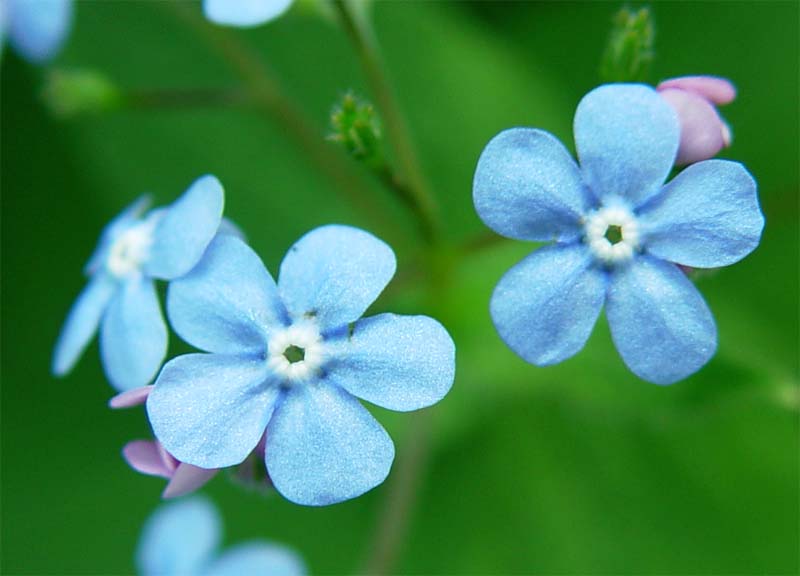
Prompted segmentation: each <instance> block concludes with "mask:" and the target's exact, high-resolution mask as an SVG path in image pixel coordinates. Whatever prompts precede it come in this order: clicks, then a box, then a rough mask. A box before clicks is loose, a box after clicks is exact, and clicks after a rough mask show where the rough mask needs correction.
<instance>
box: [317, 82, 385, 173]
mask: <svg viewBox="0 0 800 576" xmlns="http://www.w3.org/2000/svg"><path fill="white" fill-rule="evenodd" d="M328 138H329V139H330V140H332V141H334V142H338V143H339V144H341V145H342V147H343V148H344V149H345V150H346V151H347V153H348V154H350V155H351V156H352V157H353V158H355V159H356V160H358V161H360V162H364V163H365V164H366V165H367V166H369V167H370V168H372V169H381V168H383V165H384V162H385V159H384V153H383V140H382V136H381V126H380V122H379V120H378V115H377V113H376V112H375V108H374V107H373V106H372V104H370V103H369V102H367V101H365V100H362V99H360V98H358V97H356V96H355V94H353V93H352V92H347V93H346V94H344V95H343V96H342V98H341V99H340V100H339V102H338V103H337V104H336V105H335V106H334V108H333V111H332V112H331V134H330V135H329V136H328Z"/></svg>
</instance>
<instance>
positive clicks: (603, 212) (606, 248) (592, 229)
mask: <svg viewBox="0 0 800 576" xmlns="http://www.w3.org/2000/svg"><path fill="white" fill-rule="evenodd" d="M584 230H585V231H586V243H587V244H589V248H590V249H591V251H592V253H593V254H594V255H595V257H596V258H598V259H599V260H602V261H603V262H605V263H607V264H613V263H615V262H625V261H627V260H630V259H631V258H632V257H633V253H634V251H635V250H636V249H637V248H638V247H639V223H638V222H637V221H636V217H635V216H634V215H633V214H632V213H631V212H630V211H629V210H628V209H627V208H623V207H621V206H609V207H608V208H601V209H600V210H597V211H596V212H593V213H592V214H590V215H589V216H588V217H587V218H586V224H585V225H584Z"/></svg>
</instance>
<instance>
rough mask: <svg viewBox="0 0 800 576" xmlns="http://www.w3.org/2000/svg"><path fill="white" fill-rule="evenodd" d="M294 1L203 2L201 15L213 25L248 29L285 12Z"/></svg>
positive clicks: (207, 0)
mask: <svg viewBox="0 0 800 576" xmlns="http://www.w3.org/2000/svg"><path fill="white" fill-rule="evenodd" d="M292 2H294V0H203V13H204V14H205V15H206V18H208V19H209V20H211V21H212V22H214V23H215V24H221V25H223V26H236V27H239V28H249V27H251V26H258V25H259V24H264V23H265V22H269V21H270V20H274V19H275V18H277V17H278V16H280V15H282V14H283V13H284V12H286V11H287V10H288V9H289V7H290V6H291V5H292Z"/></svg>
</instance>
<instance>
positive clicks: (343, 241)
mask: <svg viewBox="0 0 800 576" xmlns="http://www.w3.org/2000/svg"><path fill="white" fill-rule="evenodd" d="M395 267H396V262H395V257H394V252H392V249H391V248H389V246H387V245H386V243H384V242H383V241H381V240H379V239H377V238H376V237H375V236H373V235H372V234H369V233H368V232H364V231H363V230H359V229H358V228H351V227H349V226H336V225H334V226H323V227H321V228H316V229H314V230H312V231H311V232H309V233H308V234H306V235H305V236H303V237H302V238H300V240H298V241H297V242H296V243H295V245H294V246H292V247H291V248H290V249H289V252H287V253H286V256H285V257H284V259H283V262H281V271H280V276H279V278H278V289H279V290H280V294H281V298H282V299H283V302H284V304H286V308H287V309H288V310H289V313H290V314H291V315H292V317H293V318H295V319H299V318H302V317H304V316H314V317H315V318H316V319H317V322H318V323H319V325H320V327H321V328H322V329H323V330H325V329H330V328H338V327H340V326H343V325H344V324H347V323H348V322H352V321H354V320H357V319H358V318H360V317H361V316H362V315H363V314H364V311H365V310H366V309H367V307H368V306H369V305H370V304H372V303H373V302H374V301H375V299H376V298H377V297H378V296H379V295H380V293H381V292H382V291H383V289H384V288H385V287H386V284H388V283H389V280H391V278H392V276H394V271H395Z"/></svg>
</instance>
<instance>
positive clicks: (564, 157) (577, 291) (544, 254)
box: [473, 84, 764, 384]
mask: <svg viewBox="0 0 800 576" xmlns="http://www.w3.org/2000/svg"><path fill="white" fill-rule="evenodd" d="M574 128H575V143H576V147H577V151H578V157H579V159H580V163H581V164H580V167H579V166H578V165H577V164H576V163H575V161H574V160H573V159H572V157H571V156H570V154H569V152H567V150H566V149H565V148H564V146H563V145H562V144H561V143H560V142H559V141H558V140H557V139H556V138H555V137H553V136H552V135H551V134H549V133H547V132H544V131H542V130H536V129H532V128H513V129H510V130H506V131H504V132H501V133H500V134H498V135H497V136H496V137H495V138H493V139H492V141H491V142H489V144H488V145H487V146H486V148H485V149H484V151H483V153H482V154H481V157H480V160H479V161H478V167H477V169H476V172H475V180H474V188H473V198H474V201H475V208H476V210H477V212H478V215H479V216H480V217H481V219H483V221H484V222H485V223H486V224H487V225H488V226H490V227H491V228H493V229H494V230H495V231H497V232H498V233H500V234H502V235H503V236H508V237H509V238H515V239H519V240H530V241H536V242H547V241H553V242H554V243H553V244H551V245H549V246H546V247H544V248H541V249H539V250H536V251H535V252H533V253H532V254H531V255H529V256H528V257H527V258H525V259H524V260H522V261H521V262H520V263H519V264H517V265H516V266H514V267H513V268H512V269H511V270H509V271H508V272H507V273H506V274H505V276H503V278H502V279H501V280H500V282H499V283H498V285H497V288H496V289H495V291H494V294H493V295H492V299H491V305H490V311H491V315H492V319H493V321H494V324H495V327H496V328H497V331H498V332H499V334H500V337H501V338H502V339H503V340H504V341H505V342H506V344H508V346H509V347H510V348H511V349H512V350H514V352H516V353H517V354H519V355H520V356H521V357H522V358H523V359H525V360H526V361H528V362H531V363H534V364H538V365H548V364H555V363H558V362H561V361H562V360H565V359H566V358H569V357H570V356H572V355H574V354H576V353H577V352H578V351H580V350H581V349H582V348H583V346H584V344H585V343H586V340H587V339H588V338H589V334H590V333H591V331H592V328H593V327H594V324H595V322H596V320H597V317H598V316H599V314H600V310H601V308H603V306H605V308H606V314H607V316H608V322H609V325H610V327H611V336H612V338H613V340H614V344H615V345H616V347H617V350H619V352H620V354H621V355H622V359H623V360H624V361H625V363H626V364H627V366H628V367H629V368H630V369H631V370H632V371H633V372H634V373H635V374H636V375H638V376H639V377H641V378H643V379H645V380H649V381H652V382H655V383H658V384H670V383H672V382H676V381H677V380H680V379H682V378H685V377H687V376H688V375H690V374H692V373H694V372H695V371H697V370H699V369H700V368H701V367H702V366H703V365H704V364H705V363H706V362H708V360H709V359H710V358H711V356H713V354H714V352H715V350H716V346H717V331H716V326H715V324H714V319H713V317H712V316H711V312H710V311H709V309H708V307H707V305H706V303H705V301H704V300H703V297H702V296H701V295H700V293H699V292H698V291H697V289H696V288H695V287H694V285H693V284H692V283H691V282H690V281H689V280H688V279H687V278H686V275H685V274H684V272H683V271H682V270H681V268H680V267H679V266H678V265H682V266H688V267H693V268H712V267H718V266H726V265H728V264H733V263H734V262H737V261H738V260H741V259H742V258H744V257H745V256H747V254H749V253H750V252H751V251H752V250H753V249H755V247H756V246H757V245H758V243H759V240H760V237H761V231H762V229H763V227H764V217H763V216H762V214H761V210H760V208H759V205H758V197H757V194H756V183H755V181H754V180H753V178H752V177H751V176H750V174H749V173H748V172H747V170H746V169H745V168H744V167H743V166H742V165H741V164H738V163H735V162H729V161H726V160H707V161H705V162H700V163H698V164H694V165H692V166H690V167H689V168H686V169H685V170H684V171H683V172H681V173H680V174H679V175H678V176H677V177H675V178H674V179H673V180H672V181H671V182H669V183H668V184H666V185H664V184H663V182H664V180H665V179H666V178H667V175H668V174H669V172H670V169H671V168H672V165H673V161H674V160H675V155H676V152H677V150H678V142H679V138H680V127H679V123H678V119H677V117H676V115H675V112H674V111H673V110H672V109H671V108H670V106H669V105H667V103H666V102H665V101H664V100H663V99H662V98H661V97H659V96H658V95H657V93H656V92H655V91H654V90H652V89H651V88H649V87H646V86H642V85H625V84H619V85H606V86H601V87H599V88H597V89H595V90H593V91H592V92H590V93H589V94H587V95H586V96H585V97H584V99H583V100H582V101H581V103H580V104H579V106H578V109H577V111H576V113H575V127H574Z"/></svg>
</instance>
